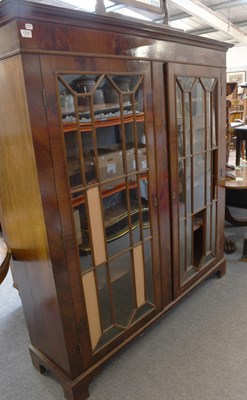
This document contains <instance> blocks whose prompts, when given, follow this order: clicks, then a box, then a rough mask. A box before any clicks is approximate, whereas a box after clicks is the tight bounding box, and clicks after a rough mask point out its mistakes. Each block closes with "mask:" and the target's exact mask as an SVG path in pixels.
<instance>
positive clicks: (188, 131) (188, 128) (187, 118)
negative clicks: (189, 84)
mask: <svg viewBox="0 0 247 400" xmlns="http://www.w3.org/2000/svg"><path fill="white" fill-rule="evenodd" d="M190 120H191V102H190V94H189V93H185V94H184V125H185V149H186V156H189V155H190V154H191V139H192V138H191V122H190Z"/></svg>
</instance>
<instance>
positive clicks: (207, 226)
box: [206, 206, 214, 254]
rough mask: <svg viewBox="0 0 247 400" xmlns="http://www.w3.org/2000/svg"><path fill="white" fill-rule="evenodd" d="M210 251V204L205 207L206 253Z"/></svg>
mask: <svg viewBox="0 0 247 400" xmlns="http://www.w3.org/2000/svg"><path fill="white" fill-rule="evenodd" d="M213 223H214V222H213ZM210 251H211V206H209V207H207V224H206V254H207V253H209V252H210Z"/></svg>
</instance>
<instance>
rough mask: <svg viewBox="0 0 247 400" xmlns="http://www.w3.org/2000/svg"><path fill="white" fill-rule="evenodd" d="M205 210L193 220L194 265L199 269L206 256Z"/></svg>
mask: <svg viewBox="0 0 247 400" xmlns="http://www.w3.org/2000/svg"><path fill="white" fill-rule="evenodd" d="M204 225H205V210H203V211H201V212H199V213H197V214H195V215H194V219H193V232H194V238H193V246H194V251H193V265H194V266H196V267H199V266H200V265H201V264H202V261H203V258H204V257H203V256H204V255H205V250H204V241H205V226H204Z"/></svg>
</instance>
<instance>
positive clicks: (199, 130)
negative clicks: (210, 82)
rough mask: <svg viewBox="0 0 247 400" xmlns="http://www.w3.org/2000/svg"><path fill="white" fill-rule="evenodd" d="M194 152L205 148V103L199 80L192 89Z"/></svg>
mask: <svg viewBox="0 0 247 400" xmlns="http://www.w3.org/2000/svg"><path fill="white" fill-rule="evenodd" d="M192 115H193V121H192V129H193V153H198V152H201V151H202V150H204V149H205V105H204V91H203V88H202V85H201V84H200V83H199V82H198V81H197V83H196V85H195V86H194V87H193V90H192Z"/></svg>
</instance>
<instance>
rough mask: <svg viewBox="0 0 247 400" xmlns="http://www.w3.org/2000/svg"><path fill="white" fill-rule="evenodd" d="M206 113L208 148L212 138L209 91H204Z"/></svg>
mask: <svg viewBox="0 0 247 400" xmlns="http://www.w3.org/2000/svg"><path fill="white" fill-rule="evenodd" d="M206 107H207V111H206V115H207V149H208V150H210V149H211V147H212V145H211V142H212V138H211V132H212V123H211V93H206Z"/></svg>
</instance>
